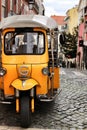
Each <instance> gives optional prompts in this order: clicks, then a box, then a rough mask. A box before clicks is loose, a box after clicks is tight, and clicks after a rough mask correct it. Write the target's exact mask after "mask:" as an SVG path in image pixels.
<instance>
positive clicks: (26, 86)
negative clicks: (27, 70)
mask: <svg viewBox="0 0 87 130" xmlns="http://www.w3.org/2000/svg"><path fill="white" fill-rule="evenodd" d="M11 85H12V86H13V87H14V88H16V89H18V90H21V91H26V90H30V89H31V88H33V87H34V86H36V85H38V82H37V81H35V80H34V79H27V80H20V79H16V80H14V81H13V82H12V83H11Z"/></svg>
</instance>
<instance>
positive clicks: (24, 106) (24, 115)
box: [20, 94, 31, 128]
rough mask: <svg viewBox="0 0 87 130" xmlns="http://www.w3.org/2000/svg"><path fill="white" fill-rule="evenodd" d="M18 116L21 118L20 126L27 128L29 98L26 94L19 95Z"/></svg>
mask: <svg viewBox="0 0 87 130" xmlns="http://www.w3.org/2000/svg"><path fill="white" fill-rule="evenodd" d="M20 118H21V126H22V127H23V128H28V127H29V125H30V123H31V110H30V98H29V95H28V94H26V95H25V94H23V95H21V98H20Z"/></svg>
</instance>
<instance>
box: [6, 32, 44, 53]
mask: <svg viewBox="0 0 87 130" xmlns="http://www.w3.org/2000/svg"><path fill="white" fill-rule="evenodd" d="M44 39H45V38H44V33H42V32H39V31H38V32H33V31H31V32H29V31H26V30H25V31H22V32H21V31H20V32H19V31H15V32H8V33H6V35H5V47H4V49H5V54H6V55H15V54H16V55H22V54H25V55H26V54H32V55H33V54H35V55H38V54H43V53H44V51H45V43H44V42H45V40H44Z"/></svg>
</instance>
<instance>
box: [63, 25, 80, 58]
mask: <svg viewBox="0 0 87 130" xmlns="http://www.w3.org/2000/svg"><path fill="white" fill-rule="evenodd" d="M64 35H65V44H64V45H63V46H62V50H63V53H64V54H65V56H66V57H68V58H75V57H76V53H77V39H78V27H75V28H74V31H73V34H70V33H66V32H64Z"/></svg>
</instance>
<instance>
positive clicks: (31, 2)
mask: <svg viewBox="0 0 87 130" xmlns="http://www.w3.org/2000/svg"><path fill="white" fill-rule="evenodd" d="M28 3H29V10H32V9H33V6H34V3H35V0H28Z"/></svg>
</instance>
